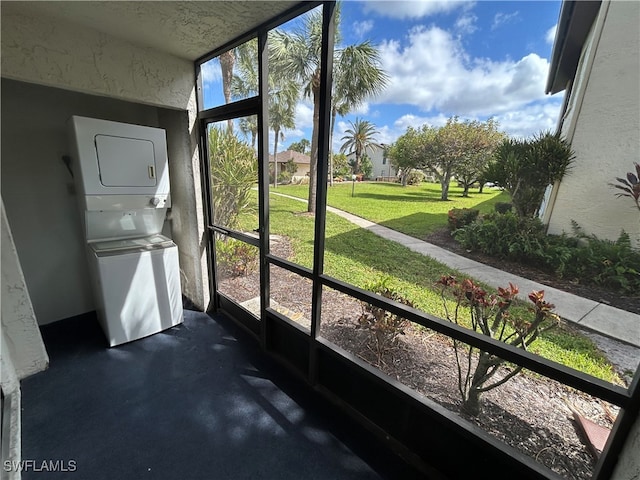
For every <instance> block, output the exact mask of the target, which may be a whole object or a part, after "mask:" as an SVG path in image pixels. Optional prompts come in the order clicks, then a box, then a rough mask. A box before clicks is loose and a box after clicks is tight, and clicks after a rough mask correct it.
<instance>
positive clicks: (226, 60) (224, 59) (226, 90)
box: [219, 48, 236, 132]
mask: <svg viewBox="0 0 640 480" xmlns="http://www.w3.org/2000/svg"><path fill="white" fill-rule="evenodd" d="M219 60H220V70H222V93H223V94H224V103H230V102H231V81H232V79H233V64H234V63H235V62H236V54H235V51H234V50H233V48H232V49H231V50H227V51H226V52H224V53H221V54H220V57H219ZM227 125H228V129H229V132H233V120H232V119H229V120H228V121H227Z"/></svg>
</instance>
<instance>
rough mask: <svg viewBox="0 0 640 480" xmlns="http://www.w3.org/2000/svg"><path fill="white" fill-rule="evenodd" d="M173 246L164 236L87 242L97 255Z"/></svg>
mask: <svg viewBox="0 0 640 480" xmlns="http://www.w3.org/2000/svg"><path fill="white" fill-rule="evenodd" d="M173 245H175V244H174V243H173V241H172V240H171V239H170V238H167V237H165V236H164V235H159V234H158V235H151V236H148V237H141V238H125V239H121V240H107V241H103V242H89V246H90V247H91V248H92V249H93V251H94V252H95V253H97V254H100V253H111V252H113V253H116V252H117V253H124V252H126V251H144V250H155V249H159V248H167V247H172V246H173Z"/></svg>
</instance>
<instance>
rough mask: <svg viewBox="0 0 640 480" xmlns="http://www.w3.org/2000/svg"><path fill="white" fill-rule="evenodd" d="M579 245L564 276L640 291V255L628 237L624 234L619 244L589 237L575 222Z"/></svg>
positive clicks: (619, 239)
mask: <svg viewBox="0 0 640 480" xmlns="http://www.w3.org/2000/svg"><path fill="white" fill-rule="evenodd" d="M574 232H575V233H576V235H577V237H578V238H580V239H581V240H582V241H581V242H576V246H575V248H573V249H572V252H571V256H570V258H569V259H568V260H567V262H566V265H564V270H563V272H562V273H563V275H564V276H566V277H569V278H580V279H582V278H587V279H590V280H591V281H592V282H593V283H595V284H597V285H602V286H604V287H608V288H611V289H614V290H617V291H621V292H624V293H629V294H637V293H638V292H639V291H640V252H639V251H637V250H634V249H633V248H632V246H631V239H630V238H629V234H627V233H626V232H624V231H622V232H621V233H620V236H619V237H618V239H617V240H616V241H611V240H603V239H599V238H597V237H596V236H595V235H591V236H587V235H585V234H584V232H582V229H580V228H579V227H578V225H577V224H575V222H574Z"/></svg>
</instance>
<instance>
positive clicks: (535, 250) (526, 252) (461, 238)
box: [454, 212, 547, 263]
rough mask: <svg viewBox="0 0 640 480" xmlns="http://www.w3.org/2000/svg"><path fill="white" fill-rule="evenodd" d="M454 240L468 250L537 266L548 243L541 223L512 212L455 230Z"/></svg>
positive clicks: (489, 216) (498, 214) (485, 218)
mask: <svg viewBox="0 0 640 480" xmlns="http://www.w3.org/2000/svg"><path fill="white" fill-rule="evenodd" d="M454 237H455V239H456V240H457V241H458V242H460V243H461V244H462V245H463V246H464V247H465V248H467V249H469V250H478V251H480V252H482V253H486V254H487V255H492V256H495V257H499V258H509V259H511V260H515V261H521V262H525V263H539V262H540V260H541V258H543V257H544V256H545V248H546V242H547V239H546V237H547V235H546V234H545V231H544V226H543V225H542V223H541V222H540V220H538V219H537V218H526V217H519V216H517V215H515V214H513V213H511V212H507V213H504V214H500V213H488V214H486V215H485V216H484V217H483V218H482V219H481V220H480V221H478V222H475V223H471V224H469V225H466V226H464V227H462V228H461V229H458V230H457V231H456V232H455V233H454Z"/></svg>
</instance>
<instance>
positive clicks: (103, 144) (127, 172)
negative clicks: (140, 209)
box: [95, 135, 157, 187]
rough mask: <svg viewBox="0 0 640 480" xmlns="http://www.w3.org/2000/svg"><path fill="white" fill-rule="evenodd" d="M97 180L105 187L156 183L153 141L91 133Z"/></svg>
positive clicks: (148, 185)
mask: <svg viewBox="0 0 640 480" xmlns="http://www.w3.org/2000/svg"><path fill="white" fill-rule="evenodd" d="M95 145H96V154H97V158H98V172H99V174H100V183H102V185H104V186H105V187H153V186H155V185H156V183H157V179H156V163H155V155H154V151H153V148H154V146H153V142H150V141H149V140H141V139H138V138H126V137H116V136H112V135H96V136H95Z"/></svg>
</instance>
